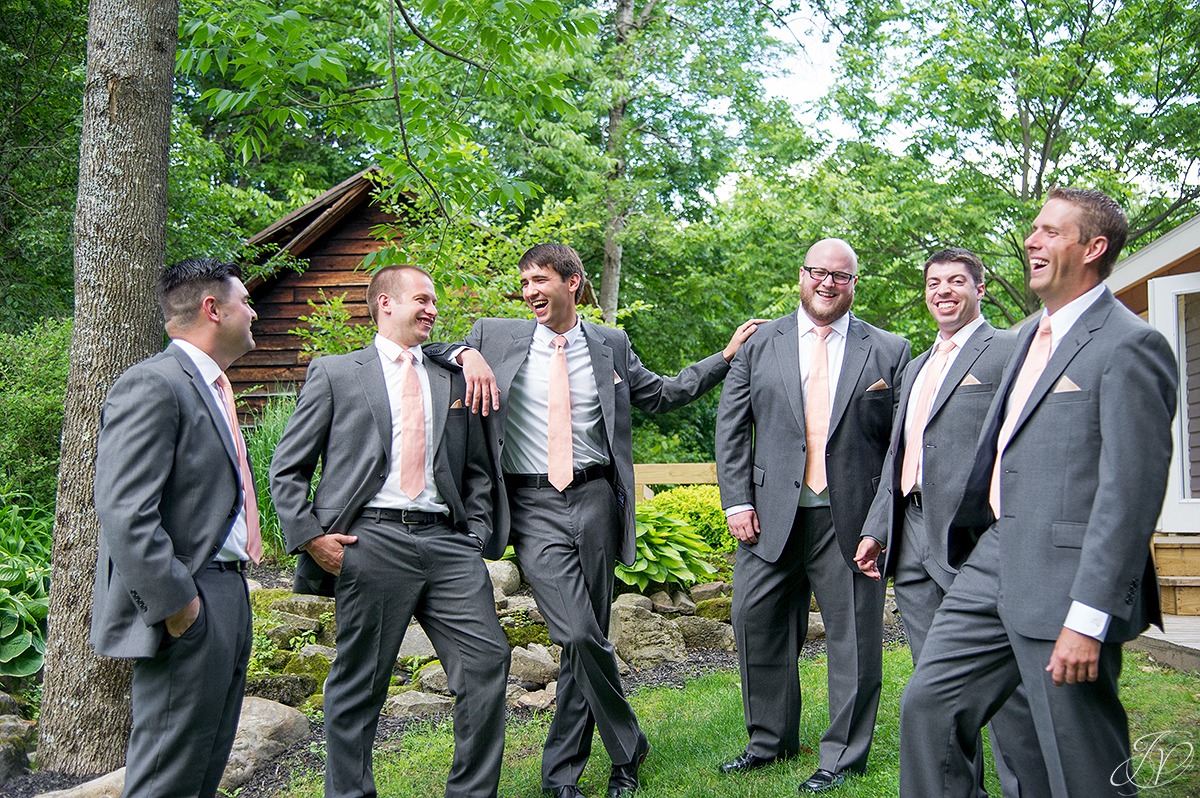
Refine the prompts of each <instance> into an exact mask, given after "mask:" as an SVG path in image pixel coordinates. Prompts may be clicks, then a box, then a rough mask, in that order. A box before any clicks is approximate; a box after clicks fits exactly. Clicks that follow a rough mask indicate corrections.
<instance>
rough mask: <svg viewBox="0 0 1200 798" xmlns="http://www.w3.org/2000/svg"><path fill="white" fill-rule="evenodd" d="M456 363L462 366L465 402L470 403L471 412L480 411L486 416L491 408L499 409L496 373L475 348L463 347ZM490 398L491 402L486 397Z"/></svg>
mask: <svg viewBox="0 0 1200 798" xmlns="http://www.w3.org/2000/svg"><path fill="white" fill-rule="evenodd" d="M458 363H459V365H461V366H462V370H463V379H465V380H466V381H467V396H466V398H465V400H464V401H465V402H466V403H467V404H468V405H470V407H471V412H472V413H478V412H480V407H482V408H483V414H484V415H485V416H486V415H488V414H489V413H490V412H491V411H493V410H499V409H500V386H499V385H497V384H496V375H495V374H494V373H492V367H491V366H489V365H488V363H487V361H486V360H484V359H483V355H481V354H480V353H479V352H478V351H477V350H475V349H469V348H467V349H463V350H462V352H460V353H459V355H458ZM489 397H490V398H491V402H489V401H488V398H489Z"/></svg>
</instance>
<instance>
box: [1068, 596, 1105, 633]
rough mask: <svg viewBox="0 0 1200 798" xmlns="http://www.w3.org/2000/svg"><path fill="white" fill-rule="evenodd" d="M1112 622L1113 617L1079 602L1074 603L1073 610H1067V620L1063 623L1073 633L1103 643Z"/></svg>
mask: <svg viewBox="0 0 1200 798" xmlns="http://www.w3.org/2000/svg"><path fill="white" fill-rule="evenodd" d="M1111 620H1112V616H1111V615H1109V614H1108V613H1107V612H1102V611H1101V610H1098V609H1096V608H1095V607H1089V606H1088V605H1086V604H1082V603H1080V602H1078V601H1072V602H1071V609H1069V610H1067V619H1066V620H1065V621H1063V626H1065V627H1067V628H1068V629H1070V630H1071V631H1072V632H1079V634H1081V635H1087V636H1088V637H1093V638H1095V639H1096V640H1100V641H1103V640H1104V636H1105V635H1106V634H1108V622H1109V621H1111Z"/></svg>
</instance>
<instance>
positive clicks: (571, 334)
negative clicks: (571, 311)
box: [533, 319, 583, 349]
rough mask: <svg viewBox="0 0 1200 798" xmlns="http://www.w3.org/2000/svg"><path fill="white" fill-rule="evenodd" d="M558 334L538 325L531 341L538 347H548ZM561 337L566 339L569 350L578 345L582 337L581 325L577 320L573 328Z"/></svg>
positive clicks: (542, 325)
mask: <svg viewBox="0 0 1200 798" xmlns="http://www.w3.org/2000/svg"><path fill="white" fill-rule="evenodd" d="M559 334H560V333H556V332H555V331H554V330H551V329H550V328H549V327H547V326H546V325H544V324H538V325H537V326H536V327H534V329H533V340H534V342H535V343H537V345H538V346H542V347H548V346H550V342H551V341H553V340H554V337H555V336H556V335H559ZM561 335H562V336H563V337H564V338H566V339H567V348H568V349H569V348H570V347H572V346H575V344H576V343H578V342H579V340H580V339H581V338H582V337H583V325H582V324H580V323H579V320H578V319H576V321H575V326H574V327H572V328H571V329H569V330H567V331H566V332H565V333H561Z"/></svg>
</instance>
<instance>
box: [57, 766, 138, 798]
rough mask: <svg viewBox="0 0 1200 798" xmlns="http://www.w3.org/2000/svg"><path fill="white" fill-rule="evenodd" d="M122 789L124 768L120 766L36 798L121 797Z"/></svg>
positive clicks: (123, 789) (123, 787) (123, 785)
mask: <svg viewBox="0 0 1200 798" xmlns="http://www.w3.org/2000/svg"><path fill="white" fill-rule="evenodd" d="M124 791H125V768H121V769H119V770H114V771H113V772H112V773H107V774H105V775H103V776H98V777H96V778H94V779H92V780H91V781H85V782H84V783H83V784H79V785H76V786H74V787H71V788H70V789H66V790H55V791H54V792H44V793H42V794H41V795H39V796H36V798H121V793H122V792H124Z"/></svg>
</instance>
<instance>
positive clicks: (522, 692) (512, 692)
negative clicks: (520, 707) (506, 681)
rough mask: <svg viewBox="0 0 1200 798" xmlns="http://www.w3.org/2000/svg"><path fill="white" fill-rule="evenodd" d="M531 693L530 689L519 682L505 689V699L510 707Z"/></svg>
mask: <svg viewBox="0 0 1200 798" xmlns="http://www.w3.org/2000/svg"><path fill="white" fill-rule="evenodd" d="M526 695H529V691H528V690H526V689H525V688H524V687H522V686H521V685H519V684H510V685H508V687H506V688H505V690H504V700H505V702H506V703H507V704H508V706H510V707H515V706H516V705H517V702H518V701H520V700H521V697H522V696H526Z"/></svg>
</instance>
